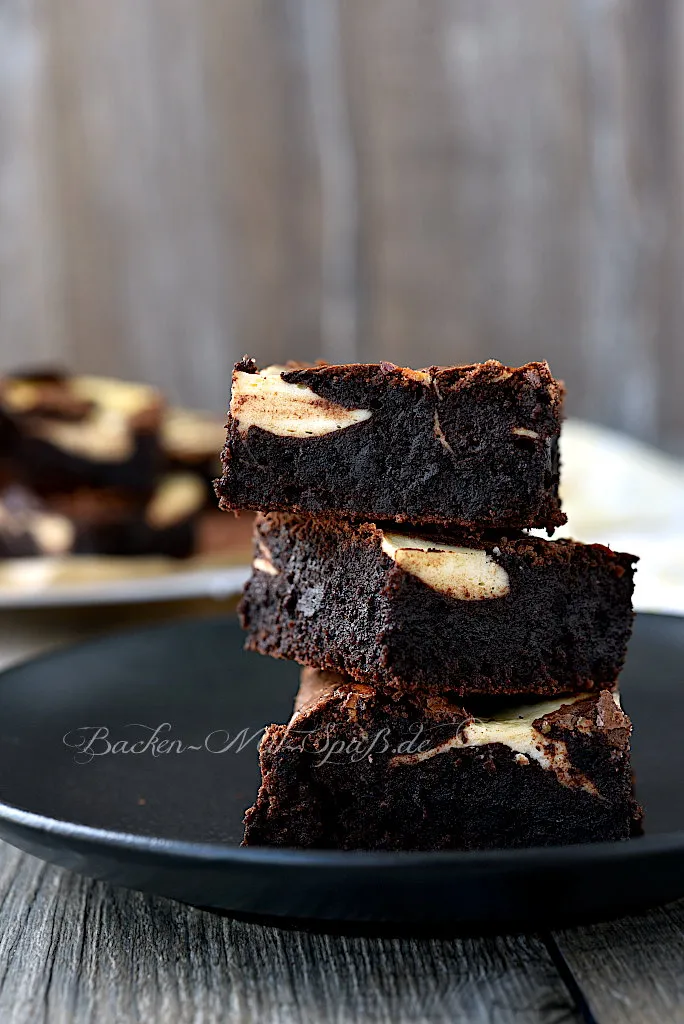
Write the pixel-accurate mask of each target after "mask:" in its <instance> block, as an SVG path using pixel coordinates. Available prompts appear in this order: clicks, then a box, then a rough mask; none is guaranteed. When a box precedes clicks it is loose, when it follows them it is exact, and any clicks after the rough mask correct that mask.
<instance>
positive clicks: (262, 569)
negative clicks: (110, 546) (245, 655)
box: [240, 512, 636, 696]
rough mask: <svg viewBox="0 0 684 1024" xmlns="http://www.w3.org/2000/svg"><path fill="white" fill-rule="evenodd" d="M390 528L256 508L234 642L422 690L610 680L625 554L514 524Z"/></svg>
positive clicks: (629, 570) (620, 637) (512, 688)
mask: <svg viewBox="0 0 684 1024" xmlns="http://www.w3.org/2000/svg"><path fill="white" fill-rule="evenodd" d="M395 531H396V527H395V526H393V525H391V526H389V527H387V526H386V525H385V526H384V527H383V526H382V525H375V524H372V523H362V524H351V523H348V522H345V521H343V520H332V519H329V520H321V519H309V518H304V517H301V516H295V515H287V514H283V513H277V512H276V513H269V514H267V515H260V516H258V517H257V519H256V522H255V553H254V562H253V573H252V576H251V579H250V580H249V581H248V583H247V585H246V587H245V591H244V595H243V599H242V602H241V605H240V614H241V619H242V623H243V626H244V628H245V629H246V630H247V633H248V636H247V642H246V647H247V648H248V649H249V650H252V651H258V652H259V653H261V654H267V655H271V656H273V657H277V658H289V659H293V660H294V661H298V662H300V663H301V664H303V665H311V666H313V667H315V668H323V669H331V670H336V671H341V672H346V673H348V674H349V675H351V676H352V677H353V678H355V679H357V680H358V681H360V682H364V683H369V684H370V685H378V686H384V687H404V688H414V689H415V688H424V689H425V690H428V691H431V692H436V691H439V690H443V691H454V692H457V693H461V694H466V693H470V694H476V693H480V694H546V695H549V696H551V695H554V694H558V693H572V692H580V691H583V690H587V691H589V690H593V689H602V688H610V687H612V686H613V685H614V683H615V681H616V679H617V676H618V673H619V671H620V668H621V666H622V664H623V661H624V657H625V650H626V645H627V641H628V639H629V635H630V632H631V629H632V619H633V613H632V604H631V596H632V590H633V584H634V580H633V575H634V571H633V566H634V563H635V562H636V558H635V556H634V555H629V554H622V553H619V552H614V551H611V550H610V549H609V548H607V547H604V546H602V545H600V544H580V543H578V542H576V541H572V540H565V539H563V540H556V541H550V540H546V539H543V538H540V537H533V536H527V535H525V534H520V533H518V534H516V533H512V534H508V535H501V534H495V535H490V534H482V535H480V536H477V535H469V534H467V533H464V532H459V531H455V530H437V529H433V530H432V531H430V530H428V529H426V528H423V529H422V531H421V534H420V535H419V534H418V533H416V532H415V531H413V532H412V533H407V532H404V533H397V532H395Z"/></svg>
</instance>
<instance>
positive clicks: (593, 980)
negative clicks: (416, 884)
mask: <svg viewBox="0 0 684 1024" xmlns="http://www.w3.org/2000/svg"><path fill="white" fill-rule="evenodd" d="M683 957H684V903H675V904H672V905H671V906H669V907H664V908H662V909H660V910H655V911H653V912H651V913H649V914H644V915H641V916H639V917H632V918H624V919H622V920H621V921H614V922H610V923H607V924H599V925H592V926H589V927H585V928H576V929H572V930H571V931H565V932H555V933H553V934H548V933H545V934H539V935H529V936H523V935H507V936H500V937H491V938H482V937H480V938H478V937H463V938H457V937H452V938H424V939H416V938H377V937H365V936H358V935H353V934H351V935H325V934H315V933H309V932H306V931H297V930H287V929H280V928H275V927H271V926H264V925H261V924H251V923H243V922H240V921H233V920H231V919H230V918H227V917H220V916H217V915H215V914H209V913H207V912H205V911H201V910H197V909H194V908H192V907H186V906H183V905H181V904H178V903H172V902H171V901H169V900H165V899H162V898H157V897H154V896H145V895H143V894H141V893H134V892H128V891H126V890H124V889H116V888H113V887H112V886H109V885H105V884H103V883H99V882H92V881H89V880H87V879H85V878H80V877H79V876H78V875H74V874H71V873H69V872H67V871H63V870H60V869H59V868H55V867H52V866H50V865H48V864H43V863H42V862H41V861H38V860H36V859H35V858H33V857H30V856H28V854H21V853H19V852H18V851H16V850H13V849H12V848H11V847H9V846H6V845H5V844H4V843H0V1018H1V1019H2V1021H3V1024H138V1022H145V1024H153V1022H157V1021H158V1022H160V1024H161V1022H163V1024H171V1022H172V1024H238V1022H239V1024H252V1022H259V1024H328V1022H330V1024H356V1022H359V1021H363V1022H364V1024H425V1022H434V1024H442V1022H444V1024H447V1022H449V1024H456V1022H458V1024H461V1022H462V1024H570V1022H577V1024H580V1022H582V1021H584V1022H590V1024H676V1022H680V1021H682V1020H684V980H683V975H682V958H683Z"/></svg>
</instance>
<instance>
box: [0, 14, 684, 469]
mask: <svg viewBox="0 0 684 1024" xmlns="http://www.w3.org/2000/svg"><path fill="white" fill-rule="evenodd" d="M683 25H684V16H683V15H682V5H681V4H680V3H678V2H677V0H597V2H595V3H587V2H580V0H557V2H556V3H554V4H548V3H546V2H545V0H519V2H517V3H515V4H512V3H510V2H509V0H421V3H419V4H416V3H412V2H410V0H373V2H371V3H369V2H368V0H347V2H344V3H343V2H342V0H231V2H230V3H220V2H217V0H200V2H196V0H119V2H117V3H115V4H107V5H104V7H102V6H101V5H97V4H92V3H89V2H88V0H72V2H70V3H64V4H52V3H49V2H48V0H11V2H8V3H5V4H3V5H0V239H1V242H0V274H1V277H2V288H3V296H2V303H1V304H0V370H2V369H6V368H9V367H12V366H13V365H16V364H17V363H26V362H31V361H32V360H43V361H44V360H46V359H47V360H51V361H58V362H59V361H66V362H68V363H71V364H72V365H73V366H75V367H77V368H79V369H84V370H90V371H97V372H110V373H117V374H121V375H123V376H131V377H141V378H146V379H151V380H153V381H155V382H156V383H158V384H160V385H161V386H162V387H164V388H165V389H167V390H168V391H169V393H170V395H171V396H172V398H174V399H176V400H182V401H184V402H185V403H189V404H196V405H201V406H205V407H207V408H213V409H216V410H220V409H221V408H222V407H223V405H224V403H225V400H226V397H227V391H228V374H229V369H230V365H231V363H232V361H233V360H234V359H235V358H236V357H237V356H240V355H241V354H242V353H243V352H245V351H247V350H249V351H252V352H253V353H254V354H256V355H257V356H258V357H259V358H260V359H261V360H271V359H281V360H282V359H284V358H286V357H288V356H293V357H296V358H313V357H317V356H320V355H323V356H325V357H327V358H333V359H341V360H348V359H354V358H356V357H359V356H362V357H368V358H378V357H382V358H389V359H395V360H399V361H406V362H408V363H412V364H414V365H424V364H426V363H430V362H439V361H448V362H458V361H467V360H470V359H475V358H483V357H485V356H489V355H495V356H498V357H501V358H502V359H505V360H509V361H511V362H520V361H523V360H525V359H527V358H530V357H534V358H539V357H544V356H547V357H548V358H549V359H550V361H551V363H552V366H553V367H554V368H555V369H556V371H557V372H558V373H559V374H560V375H561V376H564V377H565V378H566V380H567V382H568V385H569V403H570V409H571V411H572V412H574V413H575V414H581V415H583V416H585V417H589V418H593V419H596V420H598V421H601V422H605V423H607V424H609V425H612V426H616V427H619V428H620V429H625V430H628V431H629V432H631V433H633V434H635V435H637V436H639V437H642V438H645V439H648V440H654V441H656V442H658V443H661V444H664V445H667V446H669V447H671V448H672V449H673V450H679V451H683V452H684V413H683V412H682V404H681V402H680V401H679V396H680V394H681V392H682V389H683V388H684V345H682V342H681V338H682V335H683V333H684V301H683V300H682V288H681V279H682V271H683V270H684V243H682V237H684V232H683V231H682V225H683V224H684V216H683V212H684V171H683V169H684V159H683V158H684V130H683V128H682V126H683V125H684V117H682V108H683V104H684V88H683V87H682V86H683V76H682V70H681V69H682V66H684V60H683V59H682V55H683V54H684V29H683Z"/></svg>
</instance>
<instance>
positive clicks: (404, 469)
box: [217, 358, 566, 531]
mask: <svg viewBox="0 0 684 1024" xmlns="http://www.w3.org/2000/svg"><path fill="white" fill-rule="evenodd" d="M563 394H564V389H563V386H562V384H561V383H560V382H559V381H557V380H555V379H554V378H553V377H552V375H551V372H550V370H549V367H548V365H547V363H545V362H538V363H527V364H526V365H525V366H521V367H517V368H513V367H507V366H503V365H502V364H501V363H499V362H497V361H495V360H489V361H488V362H485V363H474V364H472V365H468V366H449V367H438V366H432V367H428V368H427V369H423V370H410V369H404V368H401V367H398V366H395V365H394V364H393V363H386V362H383V363H350V364H348V365H341V366H333V365H328V364H324V363H321V364H316V365H315V366H308V365H303V364H288V366H269V367H267V368H266V369H264V370H259V369H258V367H257V364H256V363H255V361H254V360H253V359H248V358H245V359H244V360H243V361H242V362H240V363H237V364H236V366H235V371H234V373H233V390H232V398H231V403H230V412H229V419H228V437H227V441H226V446H225V448H224V450H223V454H222V459H223V466H224V471H223V476H222V477H221V479H220V480H219V481H217V494H218V496H219V499H220V504H221V507H222V508H224V509H232V510H238V509H255V510H262V511H284V512H297V513H301V514H304V515H309V516H319V515H336V516H342V517H345V518H348V519H354V520H370V521H374V520H379V519H382V520H385V521H387V520H393V521H395V522H409V523H415V524H423V523H439V524H448V525H456V526H461V527H468V528H475V529H479V528H485V527H486V528H509V527H514V528H524V527H546V528H547V529H548V530H549V531H552V530H553V528H554V527H556V526H559V525H561V524H562V523H564V522H565V520H566V517H565V515H564V514H563V513H562V512H561V510H560V504H559V500H558V476H559V459H558V436H559V433H560V424H561V414H562V404H563Z"/></svg>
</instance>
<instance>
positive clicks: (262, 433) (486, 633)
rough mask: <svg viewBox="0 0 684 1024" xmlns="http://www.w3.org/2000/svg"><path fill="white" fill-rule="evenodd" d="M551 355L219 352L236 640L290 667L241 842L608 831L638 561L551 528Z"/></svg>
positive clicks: (625, 818) (622, 818)
mask: <svg viewBox="0 0 684 1024" xmlns="http://www.w3.org/2000/svg"><path fill="white" fill-rule="evenodd" d="M562 402H563V387H562V385H561V384H560V383H559V382H558V381H556V380H554V378H553V377H552V376H551V373H550V371H549V368H548V366H547V364H546V363H528V364H527V365H525V366H522V367H519V368H510V367H506V366H503V365H502V364H501V363H499V362H496V361H489V362H486V363H482V364H474V365H470V366H455V367H430V368H428V369H425V370H409V369H402V368H400V367H397V366H394V365H393V364H391V363H379V364H370V365H362V364H351V365H342V366H333V365H327V364H317V365H315V366H308V365H301V364H289V365H288V366H286V367H283V366H272V367H268V368H266V369H264V370H259V369H258V367H257V365H256V363H255V362H254V361H253V360H251V359H245V360H243V361H242V362H241V363H238V364H237V366H236V368H235V373H234V376H233V389H232V398H231V405H230V418H229V423H228V439H227V443H226V447H225V449H224V452H223V463H224V473H223V477H222V478H221V480H220V481H218V483H217V491H218V494H219V497H220V504H221V507H222V508H224V509H230V510H234V511H237V510H240V509H252V510H258V511H259V515H258V517H257V521H256V526H255V549H254V563H253V574H252V577H251V579H250V581H249V582H248V584H247V586H246V589H245V593H244V597H243V600H242V604H241V608H240V613H241V617H242V623H243V626H244V627H245V629H246V630H247V633H248V639H247V647H248V649H250V650H253V651H257V652H259V653H261V654H267V655H270V656H272V657H276V658H288V659H293V660H294V661H297V662H299V663H300V664H301V665H302V666H304V668H303V670H302V674H301V685H300V689H299V693H298V695H297V699H296V704H295V709H294V714H293V716H292V718H291V720H290V722H289V723H288V724H286V725H273V726H271V727H270V728H269V729H268V730H267V731H266V734H265V736H264V738H263V741H262V744H261V748H260V758H261V771H262V785H261V788H260V790H259V794H258V796H257V800H256V803H255V805H254V806H253V807H252V808H250V809H249V810H248V811H247V815H246V819H245V839H244V841H245V843H246V844H264V845H276V844H277V845H287V846H300V847H328V848H330V847H332V848H342V849H354V848H361V849H385V850H403V849H406V850H409V849H411V850H436V849H483V848H492V847H516V846H529V845H548V844H556V843H574V842H586V841H592V840H601V839H625V838H627V837H628V836H630V835H631V834H633V832H634V831H635V830H636V829H637V825H638V819H639V816H640V811H639V808H638V807H637V805H636V804H635V802H634V799H633V795H632V774H631V767H630V747H629V741H630V733H631V723H630V721H629V719H628V717H627V716H626V714H625V713H624V712H623V711H622V710H621V707H620V701H619V697H618V693H617V689H616V684H617V678H618V675H619V672H620V669H621V667H622V664H623V661H624V658H625V651H626V646H627V641H628V639H629V635H630V631H631V628H632V618H633V613H632V605H631V596H632V590H633V574H634V564H635V562H636V558H635V557H634V556H633V555H629V554H620V553H618V552H614V551H611V550H610V549H609V548H607V547H603V546H602V545H598V544H580V543H577V542H574V541H571V540H556V541H553V540H547V539H545V538H542V537H538V536H534V535H532V534H530V533H527V532H525V531H527V530H528V529H529V528H540V527H541V528H546V530H547V532H548V534H549V535H550V534H551V533H552V532H553V529H554V528H555V527H556V526H558V525H560V524H562V523H563V522H565V516H564V514H563V513H562V511H561V509H560V505H559V500H558V482H559V458H558V438H559V433H560V425H561V414H562Z"/></svg>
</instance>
